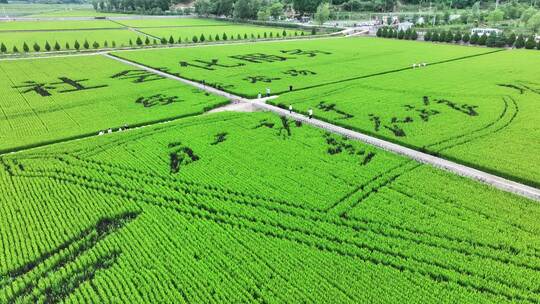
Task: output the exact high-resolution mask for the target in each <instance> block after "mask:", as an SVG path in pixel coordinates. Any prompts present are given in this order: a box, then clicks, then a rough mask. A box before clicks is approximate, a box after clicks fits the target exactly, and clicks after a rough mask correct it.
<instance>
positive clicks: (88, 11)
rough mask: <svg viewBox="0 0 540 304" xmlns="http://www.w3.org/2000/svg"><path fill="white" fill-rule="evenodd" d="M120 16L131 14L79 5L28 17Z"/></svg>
mask: <svg viewBox="0 0 540 304" xmlns="http://www.w3.org/2000/svg"><path fill="white" fill-rule="evenodd" d="M119 16H130V15H129V14H120V13H105V12H97V11H95V10H94V9H93V8H91V6H90V8H78V7H75V8H73V7H70V6H68V7H66V8H59V9H56V10H49V11H46V12H41V13H38V14H33V15H30V16H28V17H119Z"/></svg>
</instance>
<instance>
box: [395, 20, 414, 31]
mask: <svg viewBox="0 0 540 304" xmlns="http://www.w3.org/2000/svg"><path fill="white" fill-rule="evenodd" d="M413 25H414V24H413V23H411V22H409V21H405V22H401V23H399V24H398V30H400V31H406V30H408V29H410V28H412V27H413Z"/></svg>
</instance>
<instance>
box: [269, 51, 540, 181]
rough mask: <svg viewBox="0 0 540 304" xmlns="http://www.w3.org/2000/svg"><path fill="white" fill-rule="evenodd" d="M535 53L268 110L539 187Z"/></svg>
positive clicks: (501, 56) (316, 95) (337, 91)
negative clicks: (311, 116) (310, 115)
mask: <svg viewBox="0 0 540 304" xmlns="http://www.w3.org/2000/svg"><path fill="white" fill-rule="evenodd" d="M538 69H540V53H538V52H534V51H504V52H498V53H493V54H489V55H485V56H479V57H475V58H470V59H467V60H463V61H456V62H451V63H446V64H441V65H436V66H428V67H423V68H417V69H413V70H406V71H401V72H398V73H392V74H388V75H381V76H376V77H372V78H367V79H361V80H355V81H350V82H343V83H340V84H333V85H328V86H321V87H318V88H313V89H310V90H305V91H299V92H292V93H288V94H284V95H282V96H281V97H280V98H278V99H276V100H273V101H272V103H274V104H281V105H282V106H284V107H288V106H289V105H290V104H292V105H293V107H294V108H295V109H296V110H297V111H303V112H307V110H308V109H309V108H312V109H314V111H315V115H316V116H317V117H320V118H323V119H325V120H327V121H331V122H333V123H337V124H339V125H342V126H345V127H347V128H351V129H356V130H360V131H362V132H365V133H369V134H372V135H375V136H377V137H382V138H386V139H390V140H392V141H395V142H399V143H401V144H405V145H409V146H412V147H414V148H417V149H422V150H425V151H429V152H431V153H437V154H439V155H442V156H444V157H446V158H450V159H456V160H458V161H459V162H464V163H467V164H468V165H472V166H475V167H479V168H482V169H484V170H488V171H492V172H495V173H497V174H498V175H502V176H507V177H510V178H511V179H515V180H519V181H521V182H525V183H528V184H531V185H534V186H536V187H538V186H540V182H539V181H540V153H538V151H540V140H538V139H539V138H540V129H539V128H538V123H535V122H538V121H540V111H538V99H539V97H540V95H539V94H540V80H538V77H537V75H536V71H537V70H538Z"/></svg>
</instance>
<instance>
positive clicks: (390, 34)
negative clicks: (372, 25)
mask: <svg viewBox="0 0 540 304" xmlns="http://www.w3.org/2000/svg"><path fill="white" fill-rule="evenodd" d="M377 37H383V38H397V39H404V40H416V39H418V33H417V32H416V31H415V30H412V29H408V30H406V31H404V30H397V29H393V28H391V27H381V28H379V29H378V30H377Z"/></svg>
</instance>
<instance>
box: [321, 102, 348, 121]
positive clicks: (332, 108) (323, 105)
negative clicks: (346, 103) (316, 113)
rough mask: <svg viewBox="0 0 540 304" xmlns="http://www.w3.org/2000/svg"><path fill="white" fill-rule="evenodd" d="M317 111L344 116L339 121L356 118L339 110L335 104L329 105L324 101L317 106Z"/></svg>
mask: <svg viewBox="0 0 540 304" xmlns="http://www.w3.org/2000/svg"><path fill="white" fill-rule="evenodd" d="M317 109H320V110H323V111H324V112H335V113H337V114H339V115H341V116H342V117H340V118H338V119H349V118H353V117H354V115H352V114H349V113H347V112H344V111H342V110H339V109H337V108H336V104H335V103H331V104H327V103H325V102H324V101H322V102H320V103H319V104H318V105H317Z"/></svg>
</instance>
